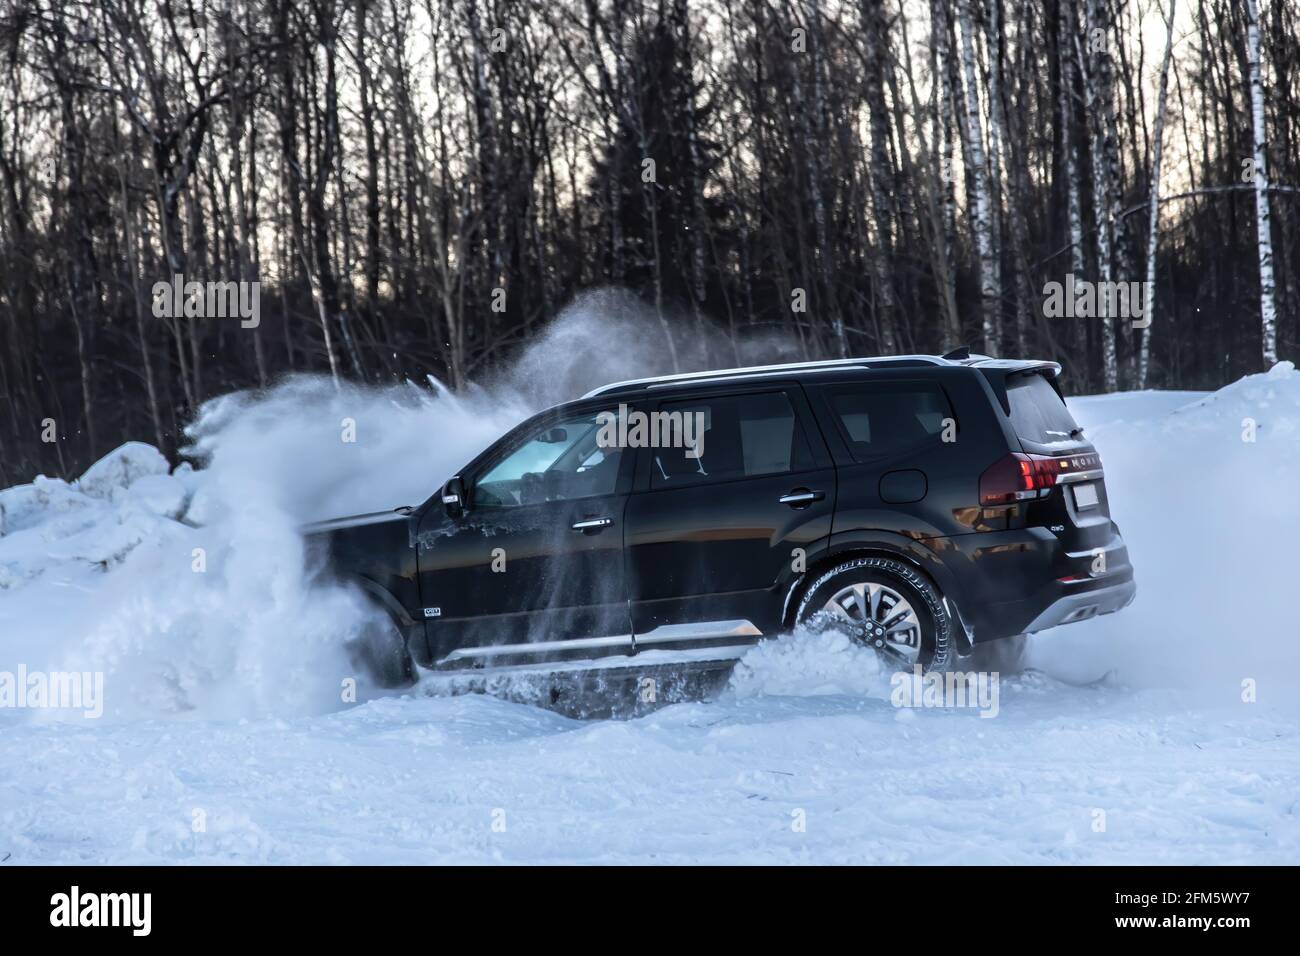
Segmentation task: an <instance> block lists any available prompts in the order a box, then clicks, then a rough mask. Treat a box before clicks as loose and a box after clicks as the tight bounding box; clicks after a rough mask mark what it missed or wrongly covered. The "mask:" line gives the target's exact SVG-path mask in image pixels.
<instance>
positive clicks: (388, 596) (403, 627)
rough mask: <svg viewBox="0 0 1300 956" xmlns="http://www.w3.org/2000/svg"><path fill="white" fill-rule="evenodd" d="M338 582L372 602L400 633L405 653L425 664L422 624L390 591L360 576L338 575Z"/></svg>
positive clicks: (426, 646) (425, 650) (426, 650)
mask: <svg viewBox="0 0 1300 956" xmlns="http://www.w3.org/2000/svg"><path fill="white" fill-rule="evenodd" d="M339 581H340V582H342V583H344V584H350V585H353V586H355V587H356V588H357V589H358V590H360V591H361V592H362V593H363V594H364V595H366V597H368V598H370V599H371V600H373V601H374V602H375V604H377V605H378V606H379V607H380V608H381V609H382V610H383V611H384V612H385V613H386V614H387V615H388V616H389V618H390V619H391V620H392V622H393V624H394V625H396V627H397V629H398V630H399V631H400V632H401V634H402V640H403V641H404V642H405V643H406V651H407V653H408V654H410V655H411V657H413V658H414V659H415V660H416V662H417V663H420V664H427V660H428V657H429V649H428V644H427V643H426V641H425V639H424V630H423V627H422V625H423V622H422V621H417V620H416V619H415V618H414V617H412V616H411V612H410V610H409V609H408V608H407V607H406V606H405V605H404V604H403V603H402V602H401V601H400V600H398V598H397V596H396V595H394V594H393V592H392V591H390V590H388V588H386V587H384V586H383V585H382V584H380V583H379V582H377V581H374V580H372V579H371V578H367V577H365V576H363V575H360V574H344V575H340V576H339Z"/></svg>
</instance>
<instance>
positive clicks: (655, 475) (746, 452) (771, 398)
mask: <svg viewBox="0 0 1300 956" xmlns="http://www.w3.org/2000/svg"><path fill="white" fill-rule="evenodd" d="M659 411H660V413H662V414H667V415H673V416H677V415H680V416H682V419H683V420H684V419H685V416H687V415H691V416H698V417H697V418H695V419H694V421H696V422H699V424H700V426H701V427H694V426H693V430H692V433H695V432H699V433H702V436H703V440H702V442H700V445H699V448H698V454H697V453H696V449H691V448H686V447H666V448H664V447H661V448H651V449H650V454H651V471H650V485H651V487H652V488H665V487H673V486H677V485H687V484H697V483H700V482H708V481H730V480H734V479H737V478H756V477H759V476H761V475H774V474H783V473H786V472H791V471H803V470H806V469H808V468H811V467H812V453H811V452H810V451H809V448H808V440H807V438H806V437H805V436H804V433H803V429H802V428H801V427H800V425H799V419H798V416H797V415H796V414H795V410H794V407H793V406H792V405H791V404H790V399H789V397H788V396H787V395H786V394H785V392H762V393H758V394H749V395H727V396H720V397H718V398H708V399H694V400H687V401H681V402H664V403H663V404H662V405H661V406H660V407H659Z"/></svg>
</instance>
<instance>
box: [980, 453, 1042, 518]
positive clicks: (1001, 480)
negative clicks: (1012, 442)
mask: <svg viewBox="0 0 1300 956" xmlns="http://www.w3.org/2000/svg"><path fill="white" fill-rule="evenodd" d="M1060 462H1061V459H1058V458H1046V457H1044V456H1042V455H1022V454H1020V453H1019V452H1013V453H1011V454H1010V455H1007V456H1006V457H1005V458H1000V459H998V460H997V461H995V462H994V463H993V464H991V465H989V467H988V468H986V469H985V470H984V474H982V475H980V505H981V506H986V505H1009V504H1014V503H1015V502H1017V501H1027V500H1029V499H1031V498H1038V497H1041V496H1042V495H1044V494H1046V493H1047V492H1049V491H1051V489H1052V488H1053V487H1054V486H1055V485H1056V476H1057V475H1058V474H1059V473H1060V470H1061V466H1060Z"/></svg>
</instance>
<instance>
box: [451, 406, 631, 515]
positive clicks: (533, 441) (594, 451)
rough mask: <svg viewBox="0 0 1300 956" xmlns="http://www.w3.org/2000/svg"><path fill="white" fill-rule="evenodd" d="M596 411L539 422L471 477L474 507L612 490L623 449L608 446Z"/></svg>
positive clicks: (514, 504)
mask: <svg viewBox="0 0 1300 956" xmlns="http://www.w3.org/2000/svg"><path fill="white" fill-rule="evenodd" d="M597 414H598V413H597V412H594V411H593V412H590V413H585V414H582V415H574V416H570V417H567V418H564V419H561V420H555V421H551V422H549V423H547V424H545V425H542V426H539V427H538V428H537V429H536V430H535V431H533V432H532V433H531V434H529V435H528V436H527V437H526V438H524V439H523V440H522V441H521V442H519V443H518V444H516V445H515V446H514V447H513V449H512V450H511V451H508V452H506V453H505V455H504V456H503V457H502V458H500V459H499V460H498V461H496V462H495V463H494V464H492V465H489V466H488V469H487V471H485V472H484V473H483V474H482V475H481V476H480V477H479V478H478V480H477V481H476V482H475V483H474V494H473V504H474V507H476V508H513V507H518V506H520V505H532V504H541V503H543V502H547V501H570V500H573V499H576V498H590V497H593V496H596V495H609V494H613V493H614V491H615V490H616V489H617V487H618V474H619V465H620V463H621V461H622V449H620V448H616V447H606V446H605V445H603V444H602V443H601V442H600V440H599V438H600V431H601V422H600V421H599V420H598V419H597Z"/></svg>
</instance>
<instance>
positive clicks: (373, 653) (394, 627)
mask: <svg viewBox="0 0 1300 956" xmlns="http://www.w3.org/2000/svg"><path fill="white" fill-rule="evenodd" d="M348 650H349V653H350V655H351V658H352V666H353V667H356V668H357V669H359V670H360V671H361V673H362V674H364V675H365V676H366V677H367V678H369V679H370V680H371V681H372V682H374V683H375V684H376V685H378V686H379V687H383V688H385V689H390V690H391V689H395V688H399V687H410V686H411V685H412V684H414V683H415V679H416V674H415V662H414V661H412V660H411V655H410V653H409V652H408V651H407V649H406V638H405V636H404V635H403V634H402V629H401V628H400V627H399V626H398V624H397V622H396V621H394V620H393V619H392V617H390V616H389V614H388V612H387V611H384V610H382V609H380V608H379V607H378V606H377V605H376V606H374V611H373V613H372V614H371V615H370V620H369V621H368V622H367V624H366V626H365V627H364V628H363V629H362V631H361V633H360V634H359V635H357V637H356V638H355V639H354V640H353V641H351V642H350V643H349V645H348Z"/></svg>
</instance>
